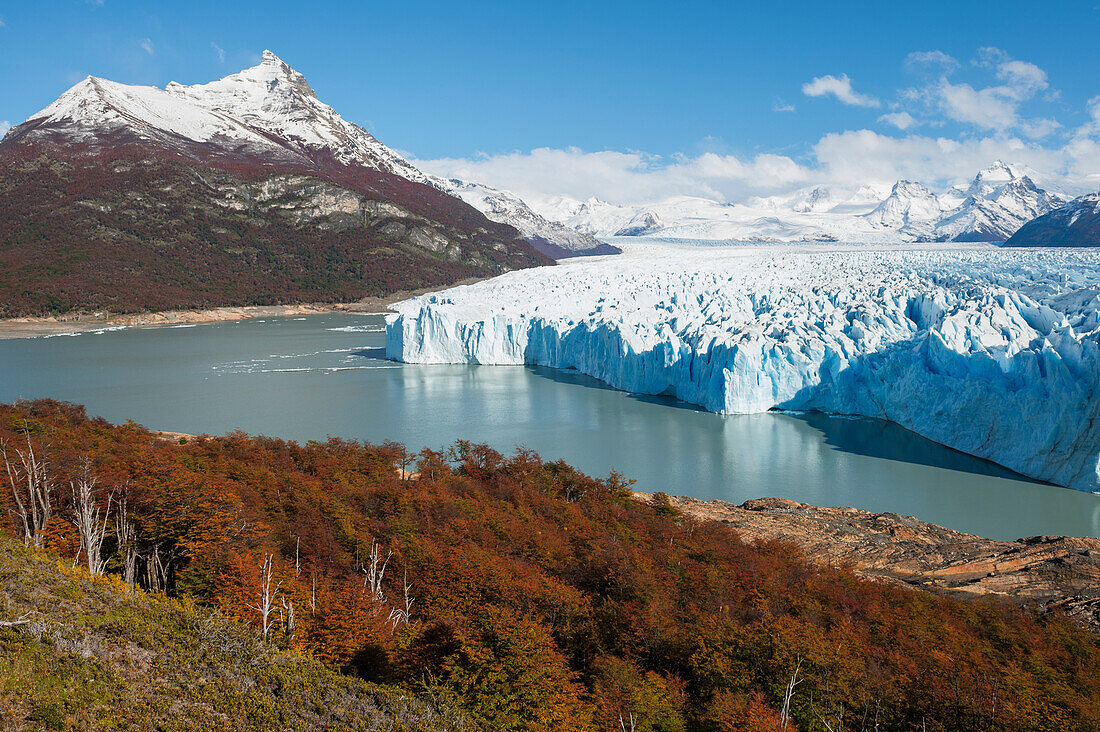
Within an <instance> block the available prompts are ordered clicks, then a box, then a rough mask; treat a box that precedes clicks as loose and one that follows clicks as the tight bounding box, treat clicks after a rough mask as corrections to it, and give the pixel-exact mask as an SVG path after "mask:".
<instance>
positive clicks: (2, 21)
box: [0, 15, 8, 28]
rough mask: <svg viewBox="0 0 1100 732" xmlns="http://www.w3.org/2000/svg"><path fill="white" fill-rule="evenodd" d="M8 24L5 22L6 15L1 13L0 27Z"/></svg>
mask: <svg viewBox="0 0 1100 732" xmlns="http://www.w3.org/2000/svg"><path fill="white" fill-rule="evenodd" d="M7 25H8V24H7V23H5V22H4V16H3V15H0V28H6V27H7Z"/></svg>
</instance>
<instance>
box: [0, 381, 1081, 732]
mask: <svg viewBox="0 0 1100 732" xmlns="http://www.w3.org/2000/svg"><path fill="white" fill-rule="evenodd" d="M0 438H3V439H4V440H5V441H6V444H7V450H8V453H9V456H14V455H15V453H14V450H15V449H16V448H20V449H22V450H24V451H26V450H28V449H29V448H30V447H32V446H33V447H35V449H36V450H37V452H36V454H37V455H42V454H43V452H46V453H47V454H48V455H49V466H50V467H49V471H50V475H51V476H54V478H55V483H56V485H57V486H58V490H57V503H56V509H57V510H56V516H55V518H54V519H53V521H52V523H51V525H50V527H49V528H48V529H47V530H45V531H43V532H41V542H42V543H43V544H44V545H45V546H47V547H48V548H50V549H51V550H53V551H56V552H58V553H60V555H61V556H63V557H75V556H81V557H82V558H81V561H82V562H84V561H86V559H87V557H86V556H85V554H86V552H81V551H80V542H79V540H78V537H77V536H76V533H75V531H74V529H73V524H72V523H71V521H70V520H69V519H67V518H66V517H68V516H70V515H71V514H72V511H73V507H72V506H70V505H69V503H73V500H72V499H69V498H63V495H68V494H69V493H71V490H70V488H69V486H70V480H72V481H75V483H74V485H78V484H79V483H80V482H81V481H82V480H83V481H87V479H88V476H89V475H92V476H94V478H95V481H96V483H95V486H96V488H95V494H94V495H95V500H96V501H97V502H98V504H97V505H98V507H99V508H100V509H101V510H104V509H106V507H107V503H106V501H107V496H108V495H113V496H114V498H113V500H112V505H113V506H114V507H115V508H114V510H116V511H117V509H118V506H119V505H120V501H123V500H125V505H126V506H127V511H128V514H127V516H128V519H127V525H128V526H129V527H130V528H129V529H126V530H124V531H122V532H121V533H119V532H118V531H108V532H107V536H106V537H105V543H104V544H103V547H102V551H103V556H104V557H105V561H106V562H107V564H106V572H107V573H108V574H120V575H123V576H127V575H129V576H130V577H132V578H133V579H134V580H135V581H136V582H137V583H138V584H141V585H150V586H153V587H164V588H165V589H166V590H167V592H168V594H169V595H172V596H175V597H178V598H181V599H179V600H171V601H169V600H157V601H156V603H160V604H159V605H156V607H168V604H167V603H179V604H173V605H172V607H178V608H180V610H179V613H180V616H179V617H181V618H183V617H188V616H189V614H190V616H191V617H193V616H194V613H196V612H198V611H196V610H193V609H191V606H190V605H189V604H188V602H192V601H193V602H195V603H199V604H200V605H202V606H209V607H212V608H216V609H217V610H218V611H219V612H220V613H223V614H224V615H226V616H228V617H230V618H234V619H237V620H240V621H243V622H247V623H251V624H252V625H253V626H254V627H255V628H256V630H255V631H254V633H255V634H256V635H259V634H261V633H264V632H266V633H267V635H268V636H269V637H270V638H271V640H272V642H275V643H277V644H280V645H283V646H286V647H288V648H290V649H293V650H294V651H296V652H298V653H301V654H303V655H304V656H307V657H312V658H314V659H317V660H319V661H321V662H322V663H324V664H325V665H326V666H327V667H329V668H331V669H334V670H339V671H341V672H343V673H344V674H346V675H348V676H355V677H358V678H360V679H363V680H366V681H370V682H375V683H383V684H386V685H396V686H399V687H402V688H404V689H408V690H418V692H422V693H424V694H427V695H429V696H430V697H431V698H435V699H442V700H448V699H449V700H453V703H454V704H456V705H457V707H458V708H459V709H460V710H461V711H462V712H463V713H465V714H468V715H470V716H471V718H473V719H475V720H477V721H478V722H479V723H483V724H485V725H487V726H491V727H496V728H499V729H504V730H547V731H549V730H555V731H557V730H609V729H625V730H631V729H633V730H635V732H637V731H640V730H654V731H660V732H676V731H679V730H685V731H686V730H735V729H760V730H764V729H769V730H776V729H804V730H840V729H845V730H859V729H865V730H871V729H902V730H973V729H998V730H1075V729H1076V730H1087V729H1096V728H1097V727H1098V726H1100V639H1097V638H1096V637H1094V636H1092V635H1090V634H1088V633H1086V632H1084V631H1082V630H1079V629H1076V628H1075V627H1074V626H1072V625H1071V624H1070V623H1068V622H1065V621H1064V620H1063V619H1061V618H1059V617H1058V616H1057V615H1052V616H1049V617H1046V618H1042V619H1040V618H1037V617H1036V616H1035V615H1033V614H1031V613H1028V612H1026V611H1023V610H1021V609H1019V608H1017V607H1013V606H1011V605H1008V604H998V603H993V602H988V601H959V600H955V599H950V598H945V597H939V596H937V595H934V594H930V593H924V592H919V591H914V590H910V589H906V588H900V587H896V586H893V585H888V584H885V583H877V582H872V581H868V580H863V579H859V578H857V577H856V576H855V575H853V574H852V573H850V572H848V571H845V570H843V569H833V568H828V567H820V566H815V565H814V564H813V563H811V562H809V561H808V560H807V558H806V557H805V556H804V555H802V554H801V553H800V552H799V551H798V550H797V549H795V548H793V547H791V546H789V545H785V544H781V543H776V542H763V543H759V544H748V543H744V542H742V541H741V540H740V539H739V538H738V536H737V535H736V534H735V533H734V532H732V531H731V530H730V529H728V528H725V527H723V526H722V525H720V524H716V523H708V522H703V521H698V520H694V519H692V518H690V517H688V516H685V515H683V514H682V513H680V512H678V511H677V510H676V509H675V508H674V507H673V506H672V505H671V504H670V503H669V502H668V501H667V500H662V499H661V498H660V497H658V498H657V499H656V500H654V501H653V502H652V503H651V504H642V503H639V502H636V501H634V500H633V499H632V498H631V494H630V491H629V486H628V482H627V481H625V480H623V479H622V478H621V477H619V476H617V475H612V476H610V477H609V478H608V479H606V480H596V479H593V478H590V477H588V476H585V475H583V474H581V473H579V472H577V471H576V470H574V469H572V468H571V467H569V466H568V465H566V464H564V463H562V462H545V461H543V460H541V459H540V458H539V457H538V456H536V455H534V454H533V453H530V452H528V451H524V450H518V451H517V452H516V453H515V454H514V455H512V456H507V457H506V456H503V455H501V454H499V453H497V452H495V451H493V450H491V449H489V448H487V447H484V446H478V445H472V444H469V443H466V442H461V441H460V442H457V443H455V444H454V445H452V446H451V447H450V448H448V449H446V450H442V451H424V452H422V453H420V454H419V455H409V454H408V453H407V452H406V451H405V450H404V448H402V446H400V445H396V444H386V445H381V446H372V445H361V444H356V443H351V442H345V441H341V440H336V439H331V440H328V441H326V442H323V443H309V444H306V445H299V444H295V443H291V442H284V441H281V440H275V439H269V438H263V437H249V436H247V435H244V434H233V435H229V436H226V437H220V438H206V437H203V438H198V439H191V440H185V441H184V444H180V442H179V441H166V440H164V439H161V438H158V437H157V436H156V435H154V434H151V433H149V432H148V431H146V430H145V429H143V428H141V427H139V426H137V425H134V424H126V425H121V426H113V425H110V424H108V423H106V422H103V421H101V420H94V419H89V418H88V417H87V416H86V415H85V414H84V412H83V410H82V409H80V408H78V407H74V406H71V405H65V404H58V403H55V402H36V403H28V404H20V405H16V406H6V407H0ZM20 446H22V447H20ZM84 458H89V459H90V464H87V465H83V464H82V459H84ZM61 486H64V487H65V490H64V492H63V491H61V490H60V487H61ZM676 488H677V489H678V490H682V491H689V490H690V486H678V487H676ZM9 493H10V495H9V496H8V497H6V500H7V501H8V502H9V503H11V501H12V498H11V496H14V495H15V493H12V492H9ZM5 508H12V506H10V505H9V506H5ZM7 515H9V516H10V515H11V514H7ZM116 515H117V514H116ZM10 530H11V531H12V532H14V534H15V535H16V536H23V533H22V532H23V529H22V528H21V525H20V524H19V523H17V522H13V523H12V525H11V526H10ZM120 537H122V538H121V539H120ZM32 543H33V542H32ZM120 543H121V546H116V545H118V544H120ZM127 556H130V557H132V560H133V569H132V571H131V570H128V569H127V566H128V565H129V563H127V562H125V561H120V560H124V559H125V557H127ZM4 582H5V588H6V586H7V584H8V583H10V582H12V579H10V578H5V580H4ZM102 582H104V581H103V580H96V582H95V583H91V584H88V583H85V584H86V586H87V587H89V588H95V587H100V586H103V587H107V586H110V587H115V588H117V587H118V584H117V581H116V583H115V584H113V585H106V584H100V583H102ZM34 584H36V583H34V582H32V583H31V585H34ZM7 591H8V592H9V594H10V592H11V591H10V590H7ZM30 591H32V590H31V588H30V587H28V589H27V590H26V592H30ZM112 591H116V590H112ZM117 591H119V592H122V590H121V589H118V590H117ZM10 602H11V601H9V603H10ZM84 602H86V600H83V599H82V598H81V597H79V596H77V597H76V598H75V599H74V600H73V603H74V604H73V606H72V607H73V612H78V609H79V608H80V607H81V606H82V604H83V603H84ZM142 602H144V601H142ZM265 606H267V607H269V609H271V612H270V613H268V614H266V615H265V614H264V612H263V608H264V607H265ZM26 607H29V606H28V605H27V604H26V603H23V604H19V605H12V606H10V607H7V608H5V609H4V611H5V612H7V615H6V616H5V617H11V616H12V615H14V614H17V613H20V612H23V611H24V609H25V608H26ZM292 611H293V612H292ZM89 612H90V611H89ZM103 627H104V628H115V629H116V630H114V631H112V632H116V633H118V634H120V637H123V638H127V637H128V636H127V635H126V634H128V633H137V634H139V637H141V636H140V634H141V633H147V632H149V631H142V630H140V629H141V628H143V627H146V626H145V621H144V615H143V616H142V617H132V615H126V614H125V613H124V614H123V616H122V617H121V618H116V619H115V620H113V621H110V622H109V623H108V624H107V625H105V626H103ZM177 627H178V624H177ZM184 627H187V626H186V625H185V626H184ZM132 628H136V630H135V629H132ZM13 632H14V631H4V633H5V634H6V635H5V636H4V637H5V638H16V639H19V642H20V643H27V642H28V641H26V640H25V639H24V636H23V635H19V636H13V635H11V634H12V633H13ZM103 632H104V634H106V631H103ZM183 635H187V634H186V633H184V634H183ZM35 642H36V643H37V641H35ZM123 645H125V644H123ZM157 645H159V643H156V642H154V641H153V640H150V641H149V643H148V644H147V645H146V646H145V647H156V646H157ZM42 652H43V653H46V652H47V651H45V650H44V651H42ZM53 652H55V651H54V650H50V651H49V653H53ZM21 653H23V651H21ZM77 663H79V664H85V663H89V661H79V662H77ZM235 663H236V665H234V664H235ZM48 668H49V666H48V665H47V664H46V662H45V661H44V662H43V663H42V664H41V665H40V666H38V667H37V669H38V670H34V669H33V668H31V669H30V670H28V671H26V672H23V673H24V676H23V677H22V678H25V679H27V681H24V682H23V683H22V685H23V686H25V685H26V684H28V683H32V680H36V679H38V678H46V675H47V673H48V672H47V669H48ZM202 668H203V669H204V670H203V671H201V672H199V671H196V672H195V673H197V674H199V673H201V674H211V675H215V676H218V675H220V674H227V675H229V676H232V675H234V674H236V673H239V672H238V671H236V670H234V669H238V668H240V666H239V663H238V662H234V661H233V660H232V658H226V657H224V656H215V657H213V658H210V659H208V660H204V661H202ZM264 668H267V667H264ZM304 668H310V669H312V668H313V667H304ZM321 673H322V672H320V671H319V670H310V671H308V672H306V673H305V679H306V680H305V681H301V682H293V683H292V682H291V681H290V680H289V678H290V674H289V672H288V675H286V676H283V677H281V678H283V679H284V681H283V682H282V683H283V684H285V686H283V687H282V688H281V689H280V690H278V691H273V695H274V697H275V698H276V699H281V700H282V702H283V703H285V704H286V705H287V707H285V708H294V709H296V708H298V705H299V704H300V703H299V702H298V701H297V700H296V697H295V692H293V691H292V690H293V689H295V688H297V686H296V685H298V684H304V685H306V686H307V687H309V688H313V687H311V686H310V684H311V682H310V681H309V679H311V678H320V676H319V674H321ZM311 674H313V676H311ZM155 676H156V675H155V674H147V677H149V678H152V677H155ZM6 677H7V678H5V679H4V681H3V685H4V687H3V688H5V689H17V688H18V687H19V686H20V683H18V682H17V681H16V680H15V679H14V677H13V676H12V672H10V671H9V672H7V674H6ZM34 683H37V681H34ZM119 683H121V682H119ZM258 683H261V684H268V683H270V684H271V686H272V687H274V686H275V684H274V682H266V681H264V682H258ZM318 683H319V682H318ZM346 683H347V684H351V683H352V682H351V681H348V682H346ZM123 686H124V684H123V685H120V686H115V687H110V688H117V689H121V688H123ZM85 687H88V688H99V687H97V686H95V685H91V686H89V685H85V684H81V685H80V688H85ZM344 688H350V687H344ZM356 688H360V687H356ZM6 693H8V694H9V697H11V696H14V695H16V694H17V692H15V691H8V692H6ZM334 693H335V692H334ZM302 698H303V699H308V698H309V697H307V696H306V695H303V696H302ZM273 703H274V702H273ZM314 703H315V702H314V701H312V700H311V701H305V702H302V703H301V704H302V705H303V706H308V705H311V704H314ZM321 706H322V707H324V706H325V705H324V704H322V705H321ZM310 708H313V707H310ZM161 709H162V713H164V714H168V715H171V714H173V713H174V711H173V710H171V709H168V710H164V708H161ZM285 713H286V714H290V712H289V711H287V712H285ZM302 713H303V714H305V713H306V712H302ZM241 724H244V722H241Z"/></svg>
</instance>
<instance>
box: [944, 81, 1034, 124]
mask: <svg viewBox="0 0 1100 732" xmlns="http://www.w3.org/2000/svg"><path fill="white" fill-rule="evenodd" d="M935 94H936V96H937V97H938V101H939V105H940V109H941V110H942V111H943V113H944V114H946V115H947V116H948V117H949V118H950V119H953V120H955V121H956V122H966V123H968V124H972V125H977V126H978V127H982V128H985V129H1007V128H1009V127H1013V126H1014V125H1015V124H1016V120H1017V116H1016V109H1017V106H1018V105H1017V100H1016V97H1015V96H1014V95H1012V94H1009V93H1006V88H1005V87H1000V86H996V87H987V88H985V89H975V88H974V87H972V86H970V85H969V84H952V83H951V82H949V81H948V80H947V79H941V80H940V85H939V87H938V88H937V89H936V90H935Z"/></svg>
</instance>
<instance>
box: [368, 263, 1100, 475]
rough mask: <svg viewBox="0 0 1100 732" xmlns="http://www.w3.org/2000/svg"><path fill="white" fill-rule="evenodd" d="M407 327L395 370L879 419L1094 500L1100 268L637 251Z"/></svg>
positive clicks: (407, 311) (445, 296)
mask: <svg viewBox="0 0 1100 732" xmlns="http://www.w3.org/2000/svg"><path fill="white" fill-rule="evenodd" d="M396 310H397V314H395V315H392V316H390V318H389V320H388V323H387V336H386V340H387V354H388V355H389V357H391V358H394V359H398V360H402V361H407V362H413V363H479V364H538V365H545V366H551V367H555V368H563V369H577V370H579V371H581V372H584V373H586V374H589V375H591V376H594V377H596V378H598V379H600V380H602V381H605V382H607V383H608V384H610V385H612V386H615V387H617V388H620V389H624V390H627V391H631V392H636V393H643V394H669V395H672V396H675V397H677V398H679V399H682V400H684V401H688V402H691V403H694V404H698V405H701V406H703V407H705V408H706V409H708V410H711V411H714V412H721V413H731V414H736V413H754V412H763V411H766V410H769V409H792V410H819V411H823V412H829V413H835V414H852V415H863V416H869V417H877V418H882V419H887V420H891V421H893V422H896V423H898V424H900V425H902V426H904V427H906V428H908V429H911V430H913V431H915V432H917V433H919V434H921V435H923V436H925V437H928V438H930V439H932V440H935V441H937V442H940V443H942V444H945V445H949V446H951V447H953V448H956V449H959V450H962V451H964V452H967V453H970V454H973V455H977V456H980V457H983V458H987V459H990V460H993V461H995V462H998V463H1000V464H1002V465H1005V466H1007V467H1009V468H1012V469H1014V470H1016V471H1018V472H1020V473H1023V474H1025V475H1029V476H1032V477H1035V478H1039V479H1042V480H1047V481H1050V482H1053V483H1058V484H1061V485H1066V486H1070V487H1073V488H1079V489H1085V490H1097V489H1100V420H1097V416H1098V415H1097V412H1098V407H1100V398H1098V397H1100V343H1098V341H1100V327H1098V326H1100V253H1096V254H1093V253H1088V252H1086V253H1081V252H1077V253H1075V254H1073V255H1070V254H1069V253H1068V252H1066V251H1064V250H1043V251H1034V250H1004V249H999V248H996V247H993V246H989V245H981V244H974V245H953V246H952V247H951V248H945V247H944V246H943V245H938V246H936V245H930V246H928V247H912V246H910V247H908V248H902V247H885V248H869V247H862V248H859V247H857V248H846V247H841V246H830V245H812V246H802V247H797V248H796V247H789V246H788V247H715V246H698V247H684V246H675V247H673V246H667V245H661V244H656V243H639V244H636V245H628V246H627V247H626V252H625V253H624V254H623V255H620V256H619V257H614V258H610V259H606V260H603V261H599V262H594V263H570V264H565V265H563V266H559V267H555V268H546V269H538V270H530V271H525V272H514V273H509V274H506V275H503V276H501V277H498V278H495V279H493V280H489V281H486V282H482V283H478V284H476V285H470V286H466V287H459V288H455V289H452V290H447V291H445V292H442V293H437V294H434V295H426V296H423V297H418V298H414V299H412V300H407V301H405V302H402V303H400V304H398V305H397V306H396Z"/></svg>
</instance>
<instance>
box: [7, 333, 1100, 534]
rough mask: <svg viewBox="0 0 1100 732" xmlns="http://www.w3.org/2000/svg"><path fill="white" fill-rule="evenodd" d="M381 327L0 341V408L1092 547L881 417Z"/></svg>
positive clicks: (1098, 509)
mask: <svg viewBox="0 0 1100 732" xmlns="http://www.w3.org/2000/svg"><path fill="white" fill-rule="evenodd" d="M384 345H385V336H384V332H383V325H382V318H381V316H366V315H364V316H354V315H342V314H331V315H319V316H311V317H307V318H273V319H266V320H251V321H241V322H236V323H212V324H204V325H196V326H187V327H174V328H172V327H168V328H146V329H125V330H118V331H111V332H105V333H98V334H96V333H86V334H83V335H78V336H58V337H51V338H37V339H24V340H7V341H0V400H2V401H12V400H14V399H18V398H28V399H30V398H37V397H52V398H55V399H65V400H69V401H74V402H79V403H82V404H85V405H86V406H87V407H88V411H89V413H91V414H96V415H100V416H103V417H105V418H106V419H108V420H111V421H113V422H120V421H123V420H126V419H134V420H136V421H138V422H140V423H142V424H144V425H146V426H148V427H150V428H153V429H165V430H174V431H180V432H190V433H203V432H205V433H209V434H222V433H225V432H228V431H231V430H235V429H241V430H244V431H246V432H250V433H256V434H265V435H270V436H274V437H283V438H287V439H293V440H299V441H305V440H317V439H324V438H325V437H326V436H327V435H333V436H339V437H345V438H354V439H361V440H367V441H371V442H381V441H384V440H397V441H401V442H405V443H407V444H408V445H409V446H410V447H414V448H417V449H419V448H420V447H423V446H429V447H434V448H438V447H440V446H442V445H446V444H449V443H451V442H452V441H454V440H455V439H456V438H459V437H461V438H464V439H468V440H473V441H477V442H486V443H488V444H490V445H492V446H493V447H495V448H497V449H499V450H502V451H505V452H507V451H510V450H511V449H512V448H513V447H514V446H516V445H522V446H524V447H528V448H531V449H533V450H535V451H536V452H538V453H539V454H541V455H542V456H543V457H544V458H546V459H557V458H563V459H565V460H566V461H568V462H570V463H572V464H574V465H576V466H577V467H579V468H581V469H582V470H585V471H586V472H589V473H591V474H593V475H599V476H604V475H607V473H608V472H609V471H610V470H611V469H615V470H618V471H619V472H621V473H623V474H624V475H626V476H627V477H630V478H634V479H636V480H637V488H638V489H640V490H646V491H658V490H663V491H666V492H668V493H672V494H677V495H691V496H695V497H697V498H703V499H712V498H720V499H723V500H727V501H732V502H735V503H740V502H742V501H744V500H747V499H749V498H758V497H761V496H780V497H784V498H791V499H794V500H797V501H804V502H808V503H814V504H818V505H828V506H857V507H859V508H866V509H869V510H873V511H894V512H897V513H902V514H910V515H914V516H918V517H920V518H922V519H925V520H928V521H933V522H935V523H938V524H942V525H945V526H949V527H952V528H956V529H961V530H964V531H970V532H973V533H977V534H981V535H984V536H989V537H993V538H1001V539H1014V538H1018V537H1021V536H1030V535H1036V534H1068V535H1078V536H1098V535H1100V496H1095V495H1092V494H1089V493H1083V492H1079V491H1072V490H1068V489H1065V488H1059V487H1056V486H1050V485H1045V484H1042V483H1036V482H1033V481H1030V480H1028V479H1026V478H1022V477H1020V476H1018V475H1015V474H1013V473H1011V472H1010V471H1008V470H1005V469H1003V468H1000V467H998V466H996V465H994V464H992V463H989V462H986V461H984V460H980V459H978V458H973V457H970V456H968V455H964V454H962V453H959V452H956V451H954V450H950V449H948V448H946V447H943V446H941V445H938V444H936V443H933V442H930V441H928V440H925V439H923V438H921V437H918V436H917V435H915V434H913V433H911V432H908V431H907V430H904V429H902V428H900V427H898V426H896V425H892V424H889V423H885V422H880V421H877V420H867V419H852V418H844V417H830V416H826V415H821V414H775V413H772V414H760V415H747V416H720V415H716V414H711V413H709V412H705V411H703V410H700V409H697V408H694V407H692V406H690V405H686V404H683V403H680V402H675V401H672V400H669V399H664V398H657V397H644V396H638V395H631V394H626V393H623V392H620V391H616V390H614V389H611V388H609V387H607V386H605V385H604V384H602V383H600V382H598V381H596V380H594V379H592V378H590V377H587V376H584V375H583V374H579V373H573V372H563V371H556V370H553V369H544V368H532V367H519V366H415V365H406V364H398V363H393V362H390V361H386V360H385V358H384V357H385V353H384Z"/></svg>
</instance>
